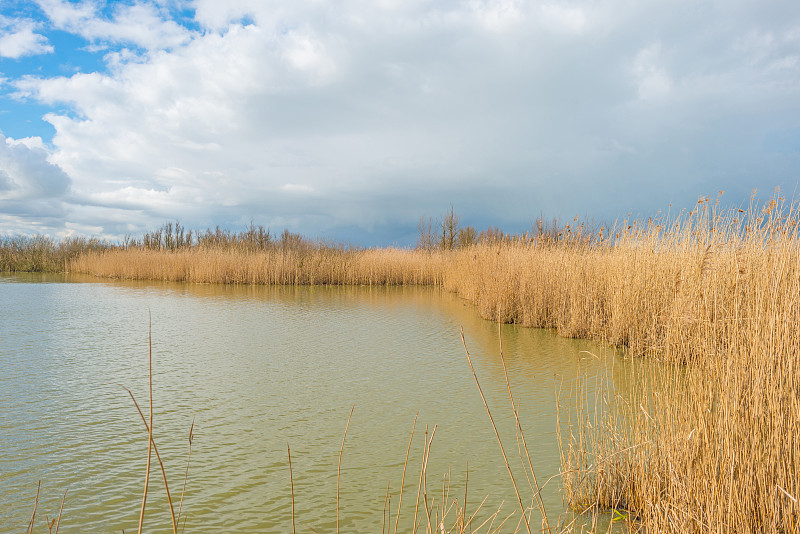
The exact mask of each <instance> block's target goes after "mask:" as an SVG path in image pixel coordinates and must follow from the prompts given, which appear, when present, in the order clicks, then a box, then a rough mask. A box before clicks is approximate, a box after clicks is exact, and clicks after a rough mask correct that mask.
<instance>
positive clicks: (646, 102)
mask: <svg viewBox="0 0 800 534" xmlns="http://www.w3.org/2000/svg"><path fill="white" fill-rule="evenodd" d="M0 82H1V83H0V134H1V135H2V138H0V234H9V233H26V234H30V233H43V234H48V235H53V236H66V235H75V234H88V235H99V236H104V237H108V238H111V239H116V238H120V237H121V236H123V235H125V234H134V235H136V234H138V233H141V232H142V231H145V230H147V229H153V228H155V227H157V226H159V225H160V224H162V223H163V222H165V221H167V220H175V219H180V220H181V222H182V223H183V224H184V225H185V226H186V227H188V228H206V227H208V226H215V225H220V226H224V227H229V228H233V229H237V228H242V227H244V226H245V225H248V224H250V222H251V221H253V222H254V223H256V224H263V225H265V226H269V227H270V228H271V229H272V230H273V231H276V232H280V231H281V230H282V229H283V228H289V229H290V230H293V231H297V232H301V233H304V234H306V235H310V236H317V237H322V238H326V239H333V240H341V241H351V242H356V243H361V244H366V245H374V244H400V245H406V244H411V243H413V241H414V239H415V235H416V225H417V222H418V220H419V219H420V217H423V216H425V217H427V216H434V217H435V216H437V215H440V214H442V213H443V212H444V211H445V210H447V209H448V208H449V206H450V204H453V205H454V207H455V209H456V211H457V212H458V213H459V214H460V215H461V219H462V221H463V222H464V223H465V224H473V225H475V226H477V227H478V228H479V229H480V228H485V227H486V226H489V225H492V226H500V227H502V228H504V229H506V230H509V231H522V230H525V229H527V228H530V226H531V224H532V222H533V221H534V219H535V218H536V217H537V216H539V215H540V214H544V215H545V216H546V217H548V218H552V217H560V218H562V219H572V218H573V217H574V216H575V215H578V216H580V217H583V218H587V219H593V220H596V221H604V222H613V221H614V220H616V219H619V218H622V217H625V216H627V215H628V214H633V215H644V216H648V215H653V214H656V213H657V212H658V211H659V210H661V211H662V212H667V211H668V210H670V211H672V212H673V213H674V212H677V211H680V210H681V209H684V208H690V207H691V206H692V205H693V204H694V203H695V202H696V201H697V199H698V197H699V196H705V195H711V196H715V195H716V194H717V191H719V190H724V191H725V194H724V197H723V198H724V201H725V202H727V203H730V204H732V205H740V204H745V203H747V201H748V200H749V198H750V195H751V192H752V191H753V190H754V189H755V190H757V191H758V194H759V196H760V197H761V198H768V197H769V196H770V195H771V194H772V193H773V191H774V190H775V188H776V187H780V188H781V189H782V190H783V192H784V193H786V194H787V195H789V196H790V197H791V196H793V195H795V194H797V193H798V191H797V186H798V180H800V4H798V3H797V2H796V1H771V2H745V1H739V0H725V1H704V2H698V1H696V0H692V1H688V0H686V1H684V0H669V1H646V2H631V1H628V0H611V1H608V2H595V1H590V0H586V1H582V0H574V1H562V2H559V1H553V2H524V1H520V0H467V1H438V2H433V1H424V0H403V1H400V0H369V1H366V0H364V1H361V0H344V1H342V2H337V3H332V2H316V1H311V0H309V1H305V0H296V1H293V2H270V1H265V0H227V1H225V2H219V1H217V0H195V1H188V0H151V1H136V0H131V1H125V2H101V1H99V0H96V1H91V2H90V1H64V0H41V1H39V2H20V1H7V0H0Z"/></svg>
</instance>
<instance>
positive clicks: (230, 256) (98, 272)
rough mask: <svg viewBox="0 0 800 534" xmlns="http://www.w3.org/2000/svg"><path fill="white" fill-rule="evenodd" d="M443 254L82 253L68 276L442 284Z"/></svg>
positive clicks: (379, 251) (292, 251)
mask: <svg viewBox="0 0 800 534" xmlns="http://www.w3.org/2000/svg"><path fill="white" fill-rule="evenodd" d="M445 265H446V258H445V256H444V255H442V254H428V253H422V252H417V251H411V250H403V249H368V250H357V249H340V248H327V247H315V248H309V249H301V250H296V249H287V250H283V249H280V248H277V249H270V250H265V251H253V250H242V249H227V248H213V247H209V248H206V247H196V248H189V249H179V250H148V249H138V248H133V249H120V250H111V251H101V252H94V253H89V254H84V255H81V256H79V257H78V258H76V259H74V260H72V261H70V262H69V271H70V272H75V273H84V274H91V275H94V276H100V277H104V278H121V279H131V280H164V281H175V282H190V283H223V284H267V285H287V284H288V285H434V286H435V285H441V283H442V278H443V273H444V269H445Z"/></svg>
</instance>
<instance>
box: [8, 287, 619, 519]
mask: <svg viewBox="0 0 800 534" xmlns="http://www.w3.org/2000/svg"><path fill="white" fill-rule="evenodd" d="M0 303H2V308H3V314H2V319H0V451H2V455H0V504H1V505H2V506H0V531H2V532H22V531H24V530H25V529H26V528H27V524H28V522H29V520H30V517H31V513H32V511H33V506H34V500H35V496H36V487H37V482H38V481H40V480H41V482H42V486H41V495H40V497H39V505H38V511H37V529H38V530H39V531H40V532H41V531H42V530H43V529H45V528H46V527H45V526H44V525H43V524H42V523H43V522H44V521H45V519H46V517H49V518H50V519H52V518H54V517H56V516H57V515H58V507H59V504H60V502H61V498H62V496H63V494H64V491H66V492H67V494H66V499H65V504H64V512H63V518H62V522H61V528H62V531H64V532H77V531H80V532H121V530H122V529H125V530H126V532H131V531H135V529H136V525H137V519H138V515H139V507H140V505H141V497H142V485H143V480H144V472H145V463H146V457H147V432H146V430H145V427H144V425H143V424H142V421H141V418H140V417H139V414H138V412H137V411H136V407H135V406H134V404H133V402H132V400H131V398H130V396H129V395H128V393H127V392H126V390H125V389H124V388H129V389H130V390H131V391H132V392H133V394H134V395H135V397H136V399H137V400H138V402H139V404H140V405H141V406H142V409H143V410H144V411H145V414H146V413H147V406H146V405H147V391H148V390H147V380H148V378H147V377H148V367H147V365H148V333H149V324H150V322H151V324H152V357H153V395H154V411H155V416H154V425H153V426H154V436H155V441H156V444H157V445H158V448H159V452H160V453H161V457H162V459H163V461H164V464H165V466H166V470H167V476H168V480H169V484H170V490H171V492H172V494H173V498H174V499H175V500H176V501H177V500H179V496H180V493H181V488H182V485H183V480H184V474H185V470H186V459H187V452H188V446H189V441H188V437H189V430H190V427H191V425H192V422H193V421H194V432H193V442H192V450H191V461H190V465H189V470H188V484H187V489H186V496H185V498H184V503H183V515H184V518H185V521H186V523H185V525H186V532H209V531H212V530H214V531H223V532H253V533H255V532H268V531H269V532H278V531H281V532H287V531H290V530H291V528H292V515H291V513H292V512H291V499H292V490H291V489H290V477H289V466H288V457H287V444H288V445H289V446H290V447H291V459H292V475H293V484H294V491H293V493H294V499H295V520H296V523H297V529H298V531H300V532H310V531H311V530H312V529H313V531H316V532H332V531H335V529H336V486H337V462H338V459H339V451H340V446H341V443H342V436H343V434H344V431H345V425H346V423H347V419H348V414H349V413H350V410H351V408H353V406H354V409H353V415H352V419H351V421H350V424H349V428H348V431H347V437H346V441H345V445H344V449H343V453H342V460H341V477H340V486H341V488H340V510H339V521H340V528H341V530H342V531H343V532H375V531H377V530H378V529H380V528H381V526H382V524H383V522H384V518H385V517H389V518H390V519H388V520H387V522H391V525H394V521H395V515H396V513H397V505H398V500H399V499H398V493H399V490H400V483H401V478H402V474H403V466H404V461H405V457H406V450H407V447H408V444H409V438H410V436H411V430H412V425H413V424H414V420H415V417H416V430H415V434H414V438H413V442H412V445H411V454H410V459H409V462H408V470H407V473H406V478H405V486H404V494H403V501H402V512H401V523H400V524H401V529H400V530H402V531H409V530H411V528H410V525H411V522H412V520H413V517H414V508H415V504H416V498H417V488H418V486H419V484H420V466H421V463H422V459H423V458H422V457H423V448H424V441H425V433H426V428H427V435H428V439H430V438H431V436H432V435H433V441H432V445H431V449H430V459H429V463H428V466H427V471H426V485H427V488H428V499H429V504H431V503H433V507H434V508H435V507H437V506H440V503H441V502H442V500H443V499H442V497H443V492H444V493H445V500H446V501H448V502H449V501H451V500H452V499H454V498H458V500H459V503H461V502H463V497H464V493H465V481H466V480H467V469H468V483H467V488H466V489H467V508H468V514H471V513H472V512H473V511H474V510H475V509H476V508H477V507H478V505H479V504H480V503H481V501H482V500H483V499H484V497H486V501H485V502H484V504H483V507H482V508H481V512H480V513H479V516H481V517H482V518H484V519H485V518H486V517H489V516H490V515H491V514H492V513H494V511H496V510H497V509H498V507H499V506H501V503H502V508H501V512H500V514H499V515H498V517H497V519H496V521H495V523H494V525H495V527H496V526H497V525H499V524H500V522H501V521H502V519H504V518H505V517H506V516H508V515H510V514H512V513H513V514H514V515H513V516H512V517H511V518H510V519H509V520H508V523H507V525H508V526H509V528H508V529H505V530H509V531H513V530H514V527H515V526H516V525H517V523H518V521H519V518H520V511H519V506H518V504H517V501H516V497H515V494H514V490H513V487H512V485H511V483H510V480H509V476H508V473H507V471H506V468H505V465H504V463H503V458H502V455H501V453H500V449H499V447H498V444H497V440H496V438H495V435H494V433H493V431H492V427H491V424H490V421H489V418H488V417H487V414H486V410H485V408H484V405H483V403H482V401H481V398H480V395H479V392H478V389H477V387H476V385H475V380H474V378H473V376H472V372H471V371H470V368H469V365H468V363H467V359H466V356H465V352H464V348H463V346H462V342H461V339H460V335H459V331H460V329H461V328H463V330H464V333H465V336H466V341H467V346H468V348H469V350H470V354H471V356H472V359H473V363H474V365H475V369H476V372H477V374H478V377H479V379H480V381H481V386H482V388H483V391H484V393H485V395H486V398H487V401H488V403H489V405H490V407H491V409H492V414H493V416H494V418H495V421H496V423H497V425H498V428H499V430H500V433H501V437H502V439H503V444H504V446H505V448H506V452H507V454H508V456H509V461H510V462H511V465H512V469H513V470H514V476H515V478H516V479H517V482H518V484H519V485H520V488H521V490H524V492H523V495H524V496H526V497H523V498H524V499H525V504H526V505H529V504H530V495H531V492H530V490H529V489H528V483H527V482H526V479H525V474H524V472H523V471H522V468H521V464H520V459H519V455H518V452H517V442H516V439H515V431H514V429H515V425H514V417H513V412H512V410H511V405H510V402H509V400H508V393H507V391H506V386H505V381H504V375H503V368H502V365H501V360H500V357H499V353H500V343H499V339H498V326H497V324H496V323H492V322H489V321H484V320H482V319H480V318H479V317H478V314H477V312H476V311H475V309H474V308H473V306H472V305H470V304H469V303H467V302H466V301H463V300H461V299H459V298H458V297H456V296H454V295H452V294H448V293H445V292H442V291H440V290H437V289H432V288H413V287H412V288H404V287H390V288H386V287H378V288H369V287H262V286H258V287H255V286H227V285H186V284H173V283H157V282H146V283H144V282H135V283H134V282H117V281H114V282H110V281H98V280H94V279H88V278H79V277H70V276H67V275H64V276H56V275H33V274H30V275H29V274H25V275H20V274H18V275H0ZM501 332H502V348H503V352H504V354H505V358H506V363H507V367H508V373H509V378H510V381H511V385H512V388H513V391H514V396H515V400H516V401H517V402H519V404H520V408H519V412H520V419H521V424H522V427H523V428H524V431H525V437H526V439H527V442H528V446H529V449H530V453H531V457H532V460H533V465H534V468H535V470H536V475H537V477H538V480H539V482H540V483H543V482H544V481H545V480H547V479H548V478H549V477H551V476H553V475H555V474H556V473H557V472H558V470H559V449H558V444H557V428H558V427H557V422H556V412H557V408H558V405H559V402H560V403H561V410H562V416H563V415H564V413H565V411H566V412H568V411H569V410H570V409H571V406H572V405H574V401H572V400H571V396H570V395H571V388H572V387H573V384H574V382H575V380H576V378H577V377H579V376H585V375H592V374H598V373H600V372H601V371H602V369H603V368H605V366H607V365H609V363H610V364H612V365H618V366H624V365H625V364H624V361H623V360H622V359H621V358H620V357H619V356H617V355H616V354H614V353H613V351H610V350H609V349H608V348H606V347H604V346H603V345H601V344H597V343H593V342H589V341H581V340H569V339H563V338H559V337H557V336H556V335H554V334H553V333H551V332H548V331H543V330H537V329H526V328H519V327H515V326H513V325H504V326H503V327H502V328H501ZM620 387H622V386H620ZM559 398H560V400H559ZM434 428H435V434H433V431H434ZM387 485H388V492H389V493H390V495H391V499H390V506H388V507H387V506H385V504H386V496H387ZM443 487H444V490H443ZM163 495H164V488H163V482H162V478H161V474H160V471H159V470H158V465H157V463H155V458H154V464H153V468H152V473H151V483H150V497H149V499H148V507H147V516H146V521H145V525H146V527H147V531H148V532H169V531H171V528H170V519H169V514H168V512H167V504H166V501H165V499H164V497H163ZM543 495H544V502H545V505H546V507H547V510H548V515H549V516H550V517H551V521H553V522H554V521H555V518H556V517H557V516H558V515H559V513H561V512H563V511H564V510H565V507H564V504H563V503H562V497H561V493H560V487H559V480H558V479H557V478H556V479H554V480H553V481H551V482H550V483H549V484H548V486H547V487H546V489H545V491H544V492H543ZM422 506H423V504H422V503H421V504H420V509H421V507H422ZM386 508H388V510H385V509H386ZM176 511H177V503H176ZM440 511H441V509H439V512H440ZM439 512H435V513H434V516H435V515H436V513H439ZM389 514H390V515H389ZM452 514H453V512H451V515H452ZM421 520H422V512H420V515H419V518H418V521H421ZM481 520H482V519H481ZM476 521H477V520H476ZM426 523H427V519H426ZM540 524H541V520H540V518H539V517H538V511H535V512H534V514H533V518H532V519H531V525H532V528H535V529H536V530H538V529H539V527H540ZM403 525H406V528H405V529H404V528H403ZM475 526H477V523H476V524H475ZM484 528H485V527H484ZM422 530H423V531H424V528H423V529H422Z"/></svg>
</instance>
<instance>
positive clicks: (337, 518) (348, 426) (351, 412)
mask: <svg viewBox="0 0 800 534" xmlns="http://www.w3.org/2000/svg"><path fill="white" fill-rule="evenodd" d="M355 409H356V405H355V404H353V407H352V408H350V415H348V416H347V424H346V425H345V427H344V435H343V436H342V446H341V447H340V448H339V463H338V465H337V466H336V534H339V479H340V478H341V474H342V452H343V451H344V440H345V438H346V437H347V429H348V428H350V418H351V417H353V410H355Z"/></svg>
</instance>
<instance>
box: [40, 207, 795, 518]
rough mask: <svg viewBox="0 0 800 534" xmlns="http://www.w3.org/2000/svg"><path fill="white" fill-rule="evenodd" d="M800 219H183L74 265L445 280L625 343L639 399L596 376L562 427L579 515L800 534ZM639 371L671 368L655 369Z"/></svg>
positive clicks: (733, 212) (555, 325)
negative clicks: (385, 224)
mask: <svg viewBox="0 0 800 534" xmlns="http://www.w3.org/2000/svg"><path fill="white" fill-rule="evenodd" d="M450 215H451V216H452V217H455V214H454V213H453V212H452V210H451V212H450ZM799 215H800V214H798V205H796V204H793V203H787V202H785V200H784V199H782V198H779V197H776V198H774V199H772V200H771V201H769V202H768V203H765V204H756V203H753V204H751V205H750V206H748V207H747V208H745V209H735V208H734V209H721V208H720V207H719V204H718V202H712V201H710V200H708V199H702V200H701V201H700V202H699V203H698V205H697V206H696V208H695V210H693V211H692V212H691V213H688V214H682V215H680V216H677V217H673V218H664V219H660V220H652V219H650V220H647V221H630V222H628V221H625V222H623V223H621V224H619V225H617V226H616V227H613V228H589V227H588V226H587V225H582V224H580V223H579V222H578V221H573V223H570V224H565V225H561V226H559V227H551V228H548V229H546V231H544V229H543V228H541V227H540V228H538V231H537V228H534V229H532V231H531V232H530V233H528V234H524V235H517V236H507V235H504V234H502V232H485V233H483V234H479V233H477V232H475V231H472V230H469V231H467V232H466V233H465V234H464V237H463V239H462V240H459V238H458V236H459V233H458V231H457V220H455V221H453V219H451V222H455V225H451V226H452V228H449V227H448V225H447V224H446V223H443V224H441V228H440V229H441V230H442V233H441V236H440V237H441V239H440V240H438V241H437V240H436V239H434V237H433V235H434V234H433V231H432V228H434V224H433V223H432V222H431V223H430V224H427V223H424V222H423V223H421V225H420V235H421V239H420V243H419V245H420V246H419V247H418V248H416V249H414V250H409V249H396V248H385V249H357V248H348V247H339V246H333V245H327V244H323V243H317V242H311V241H308V240H305V239H303V238H302V237H300V236H296V235H293V234H290V233H288V232H285V233H284V234H283V235H282V236H280V237H274V236H271V235H270V234H269V232H268V231H264V230H263V229H259V228H252V227H251V228H250V229H249V230H248V231H247V232H245V233H242V234H235V235H234V234H228V233H226V232H222V231H216V232H211V231H207V232H206V233H205V234H203V235H202V236H201V235H198V234H192V235H191V236H189V238H186V234H185V233H183V231H182V229H181V232H177V229H176V228H177V226H179V225H175V226H169V227H167V228H165V229H164V230H168V232H166V231H162V232H161V234H160V235H150V236H149V237H147V236H146V237H145V238H143V239H142V240H140V241H130V242H128V243H126V244H124V245H120V246H103V247H95V248H92V247H89V248H88V249H86V250H81V251H80V252H79V253H76V254H70V255H68V256H67V257H65V258H63V264H64V265H65V269H66V270H68V271H70V272H77V273H84V274H88V275H94V276H98V277H107V278H119V279H134V280H135V279H140V280H170V281H180V282H191V283H228V284H230V283H235V284H311V285H315V284H325V285H329V284H331V285H426V286H437V287H441V288H443V289H445V290H447V291H451V292H454V293H456V294H458V295H459V296H461V297H463V298H464V299H466V300H467V301H469V302H471V303H472V304H474V306H475V307H476V309H477V311H478V313H479V314H480V316H481V317H483V318H486V319H489V320H499V321H500V322H501V323H514V324H517V325H522V326H529V327H538V328H547V329H552V330H554V331H556V332H557V333H558V334H559V335H561V336H565V337H578V338H591V339H595V340H599V341H603V342H608V343H611V344H613V345H615V346H618V347H621V348H622V349H623V350H624V351H625V352H626V354H627V356H628V357H629V358H631V359H632V362H634V365H632V366H631V367H630V368H629V369H628V370H627V371H626V373H628V376H627V378H626V379H628V380H630V381H631V382H632V383H636V384H639V385H640V387H639V388H638V389H637V390H636V391H637V393H636V394H635V395H626V396H620V395H617V394H616V393H615V391H614V390H613V388H611V387H610V386H609V385H608V377H607V376H606V377H605V378H604V377H603V376H600V377H599V378H598V380H599V381H600V382H599V383H598V384H595V385H594V386H590V385H589V384H587V383H585V382H584V385H583V386H582V387H584V388H589V387H592V388H594V389H593V390H595V391H597V392H598V393H597V395H596V397H595V399H596V400H595V402H596V404H595V405H594V406H593V405H591V404H585V403H581V405H580V406H579V407H578V408H579V411H580V415H579V416H578V417H577V418H570V421H562V423H564V424H565V425H566V426H565V428H566V429H567V430H566V433H565V434H562V439H563V441H562V443H561V445H562V447H561V450H562V477H563V480H562V483H563V486H564V489H565V495H566V498H567V500H568V501H569V503H570V504H571V506H572V507H574V508H575V509H576V510H579V511H583V510H591V509H606V510H615V511H616V513H617V514H619V515H621V516H625V517H627V518H629V519H631V520H633V521H634V523H635V524H636V525H637V527H638V528H642V529H643V530H644V531H646V532H732V531H736V532H798V530H800V504H798V500H797V499H798V498H800V236H798V222H799V221H800V216H799ZM166 234H169V235H170V236H171V237H169V238H165V235H166ZM437 235H438V234H437ZM178 236H182V237H180V238H179V237H178ZM437 243H438V245H437ZM40 263H41V262H40ZM56 263H57V262H56ZM638 359H643V360H641V361H654V360H657V361H659V362H663V363H664V364H666V365H663V366H661V367H660V369H661V370H660V371H658V372H656V373H653V372H650V371H648V372H647V373H640V372H639V371H637V369H639V368H641V367H644V366H643V365H642V366H637V365H636V364H635V362H636V361H637V360H638ZM576 398H578V399H583V398H584V396H583V395H577V396H576Z"/></svg>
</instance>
